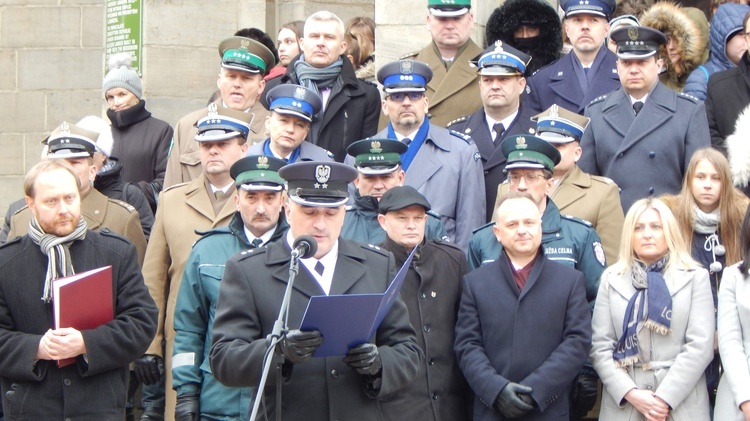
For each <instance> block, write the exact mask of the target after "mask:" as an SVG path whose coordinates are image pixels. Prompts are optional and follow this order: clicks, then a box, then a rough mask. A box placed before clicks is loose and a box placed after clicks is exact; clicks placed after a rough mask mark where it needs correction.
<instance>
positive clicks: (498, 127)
mask: <svg viewBox="0 0 750 421" xmlns="http://www.w3.org/2000/svg"><path fill="white" fill-rule="evenodd" d="M492 130H494V131H495V138H494V139H492V142H494V143H495V144H496V145H497V143H498V141H499V140H500V138H501V137H502V136H503V132H504V131H505V126H503V123H495V124H494V125H493V126H492Z"/></svg>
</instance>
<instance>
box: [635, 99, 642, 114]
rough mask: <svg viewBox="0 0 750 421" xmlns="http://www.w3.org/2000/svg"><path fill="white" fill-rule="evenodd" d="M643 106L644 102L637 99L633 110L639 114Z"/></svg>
mask: <svg viewBox="0 0 750 421" xmlns="http://www.w3.org/2000/svg"><path fill="white" fill-rule="evenodd" d="M641 108H643V102H641V101H636V102H634V103H633V111H635V115H638V113H639V112H641Z"/></svg>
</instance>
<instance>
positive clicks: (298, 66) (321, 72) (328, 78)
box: [294, 54, 344, 95]
mask: <svg viewBox="0 0 750 421" xmlns="http://www.w3.org/2000/svg"><path fill="white" fill-rule="evenodd" d="M343 64H344V61H343V60H342V59H341V57H339V58H338V60H336V61H334V62H333V63H331V64H330V65H329V66H327V67H323V68H322V69H321V68H318V67H313V66H311V65H309V64H308V63H307V62H306V61H305V55H304V54H303V55H301V56H300V58H299V60H297V61H296V62H295V63H294V72H295V73H296V74H297V79H298V80H299V83H300V84H301V85H302V86H304V87H305V88H308V89H312V90H313V91H315V93H316V94H319V95H320V90H321V89H325V88H333V85H334V84H335V83H336V79H338V77H339V75H341V66H342V65H343Z"/></svg>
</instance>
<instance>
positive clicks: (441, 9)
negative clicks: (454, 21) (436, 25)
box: [427, 0, 471, 17]
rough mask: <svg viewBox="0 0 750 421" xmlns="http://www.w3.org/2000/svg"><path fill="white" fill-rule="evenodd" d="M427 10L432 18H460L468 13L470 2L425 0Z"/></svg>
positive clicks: (468, 0)
mask: <svg viewBox="0 0 750 421" xmlns="http://www.w3.org/2000/svg"><path fill="white" fill-rule="evenodd" d="M427 8H428V9H429V10H430V14H431V15H433V16H439V17H452V16H461V15H465V14H467V13H469V9H471V0H427Z"/></svg>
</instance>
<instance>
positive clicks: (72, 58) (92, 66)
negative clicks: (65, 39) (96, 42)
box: [18, 48, 104, 90]
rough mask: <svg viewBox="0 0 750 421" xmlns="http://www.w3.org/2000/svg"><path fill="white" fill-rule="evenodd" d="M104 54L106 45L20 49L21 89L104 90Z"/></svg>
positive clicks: (19, 81)
mask: <svg viewBox="0 0 750 421" xmlns="http://www.w3.org/2000/svg"><path fill="white" fill-rule="evenodd" d="M103 54H104V49H102V48H96V49H86V50H80V49H75V50H73V49H65V50H63V49H55V50H20V51H19V52H18V72H19V73H18V86H19V89H23V90H37V89H51V90H52V89H101V87H102V78H103V75H102V57H103Z"/></svg>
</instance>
